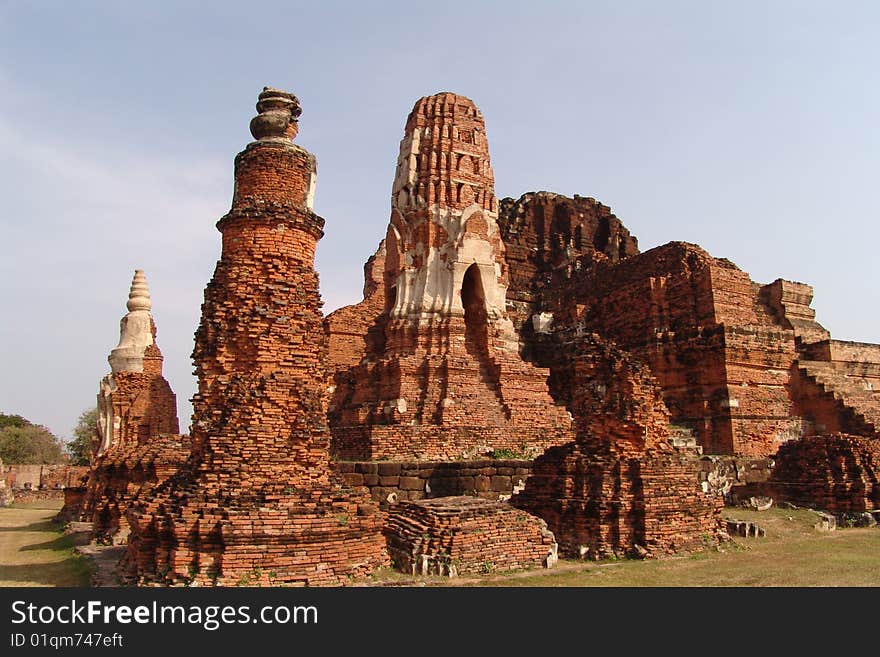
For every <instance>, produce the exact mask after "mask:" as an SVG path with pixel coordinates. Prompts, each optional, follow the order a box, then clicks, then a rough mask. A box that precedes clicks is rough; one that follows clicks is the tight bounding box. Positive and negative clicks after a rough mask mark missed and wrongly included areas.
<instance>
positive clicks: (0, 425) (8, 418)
mask: <svg viewBox="0 0 880 657" xmlns="http://www.w3.org/2000/svg"><path fill="white" fill-rule="evenodd" d="M32 426H34V425H33V424H31V422H29V421H28V420H25V419H24V418H23V417H22V416H21V415H6V414H5V413H0V429H5V428H6V427H15V428H16V429H21V428H22V427H32Z"/></svg>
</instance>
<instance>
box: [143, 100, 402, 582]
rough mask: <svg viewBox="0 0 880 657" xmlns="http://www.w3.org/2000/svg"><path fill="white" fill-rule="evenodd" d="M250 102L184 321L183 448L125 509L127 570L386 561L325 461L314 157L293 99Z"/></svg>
mask: <svg viewBox="0 0 880 657" xmlns="http://www.w3.org/2000/svg"><path fill="white" fill-rule="evenodd" d="M257 110H258V112H259V114H258V116H257V117H255V118H254V119H253V121H252V122H251V132H252V134H253V135H254V137H255V139H256V141H254V142H252V143H251V144H249V145H248V146H247V147H246V148H245V150H244V151H242V152H241V153H239V154H238V156H237V157H236V160H235V193H234V196H233V200H232V208H231V210H230V211H229V213H228V214H226V215H225V216H224V217H223V218H222V219H221V220H220V221H219V222H218V224H217V227H218V229H219V230H220V232H221V233H222V236H223V247H222V254H221V257H220V260H219V262H218V263H217V267H216V269H215V271H214V277H213V279H212V280H211V282H210V283H209V284H208V287H207V288H206V290H205V301H204V304H203V306H202V320H201V324H200V325H199V328H198V330H197V332H196V341H195V349H194V351H193V359H194V361H195V364H196V373H197V375H198V380H199V388H198V393H197V394H196V396H195V397H194V399H193V407H194V415H193V427H192V437H193V448H192V454H191V456H190V459H189V461H188V463H187V465H186V466H185V467H184V468H183V469H182V470H181V472H180V473H179V475H178V476H177V477H175V478H174V479H172V480H171V481H170V482H169V484H168V485H167V486H165V487H164V488H163V489H161V490H160V491H158V494H157V495H156V496H155V498H154V499H153V500H151V501H150V502H149V503H145V504H143V505H141V506H140V507H139V508H138V509H137V510H135V511H133V512H132V513H131V514H130V518H131V523H132V528H133V531H132V535H131V540H130V543H129V551H128V555H127V559H126V569H127V573H128V576H129V578H131V579H132V580H133V581H137V582H140V583H146V582H159V583H166V584H175V583H198V584H211V583H214V584H218V585H232V584H242V583H250V584H303V585H337V584H344V583H347V582H348V581H349V579H351V578H355V577H358V576H362V575H365V574H368V573H369V572H370V571H371V570H372V569H373V568H374V567H375V566H377V565H381V564H384V563H386V562H387V561H388V556H387V552H386V550H385V546H384V539H383V537H382V534H381V527H380V520H379V515H378V514H377V513H376V511H377V510H378V509H377V507H376V506H375V505H374V504H373V503H372V502H370V500H369V499H368V497H366V495H365V494H363V493H359V492H356V491H353V490H352V489H349V488H346V487H344V486H343V483H342V481H341V479H339V478H338V477H337V476H336V475H334V474H332V473H331V471H330V467H329V458H328V451H327V448H328V433H327V429H326V418H325V415H324V411H323V404H322V396H323V394H324V388H325V371H324V368H325V362H326V359H327V343H326V337H325V334H324V331H323V326H322V316H321V310H320V308H321V300H320V296H319V292H318V276H317V274H316V273H315V270H314V257H315V248H316V246H317V243H318V240H319V239H320V238H321V237H322V236H323V232H322V230H323V225H324V220H323V219H321V218H320V217H319V216H317V215H316V214H315V213H314V212H313V211H312V197H313V194H314V186H315V175H316V167H315V158H314V156H313V155H312V154H311V153H309V152H308V151H306V150H305V149H303V148H301V147H299V146H298V145H296V144H294V143H293V139H294V137H295V136H296V134H297V128H298V123H297V119H298V117H299V115H300V112H301V110H300V105H299V101H298V99H297V98H296V97H295V96H293V95H292V94H289V93H286V92H283V91H280V90H277V89H271V88H265V89H264V90H263V92H262V93H261V94H260V97H259V102H258V103H257Z"/></svg>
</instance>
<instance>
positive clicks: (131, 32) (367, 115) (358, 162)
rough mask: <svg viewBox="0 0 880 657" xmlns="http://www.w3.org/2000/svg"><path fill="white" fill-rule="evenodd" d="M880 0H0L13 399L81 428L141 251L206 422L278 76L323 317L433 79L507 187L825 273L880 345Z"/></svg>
mask: <svg viewBox="0 0 880 657" xmlns="http://www.w3.org/2000/svg"><path fill="white" fill-rule="evenodd" d="M878 35H880V4H878V3H876V2H867V1H866V2H806V1H804V2H781V1H772V0H767V1H761V2H743V1H740V2H735V3H734V2H705V1H694V2H625V1H621V0H617V1H614V2H540V3H539V2H534V1H532V2H522V3H517V2H480V1H479V0H470V1H468V2H456V1H452V2H443V3H437V2H431V3H420V2H416V1H415V0H410V1H408V2H381V3H380V2H375V3H369V2H361V3H356V2H309V3H297V2H274V1H272V0H264V1H262V2H259V3H230V2H199V3H196V2H149V3H146V2H144V3H133V2H131V3H129V2H111V1H109V0H107V1H106V2H87V1H72V0H67V1H57V2H48V1H39V0H32V1H25V0H20V1H16V0H12V1H5V2H3V1H0V150H2V153H3V155H2V157H0V191H2V208H3V211H2V214H0V244H2V246H3V257H2V259H0V317H2V319H0V371H2V376H0V411H3V412H7V413H20V414H22V415H24V416H25V417H28V418H29V419H31V420H32V421H34V422H38V423H42V424H46V425H47V426H49V427H50V428H51V429H52V430H53V431H54V432H56V433H57V434H59V435H62V436H69V435H70V431H71V429H72V427H73V425H74V423H75V421H76V418H77V416H78V415H79V413H80V412H81V411H82V410H83V409H85V408H87V407H89V406H90V405H92V404H94V401H95V394H96V392H97V388H98V381H99V379H100V378H101V377H102V376H103V375H104V374H105V373H106V372H107V371H109V366H108V364H107V360H106V359H107V354H108V353H109V351H110V349H111V348H113V347H114V346H115V345H116V342H117V340H118V337H119V320H120V318H121V317H122V315H123V314H124V312H125V301H126V295H127V293H128V286H129V283H130V280H131V276H132V272H133V270H134V269H135V268H143V269H145V270H146V274H147V278H148V280H149V283H150V287H151V291H152V293H153V314H154V317H155V318H156V322H157V324H158V328H159V335H158V341H159V345H160V347H161V348H162V350H163V352H164V354H165V372H166V375H167V377H168V379H169V380H170V382H171V384H172V386H173V388H174V390H175V392H176V393H177V395H178V402H179V408H180V418H181V429H182V430H183V431H187V430H188V426H189V422H190V414H191V406H190V404H189V401H188V400H189V398H190V397H191V395H192V394H193V392H194V391H195V379H194V378H193V377H192V374H191V372H192V364H191V362H190V353H191V351H192V336H193V332H194V331H195V328H196V325H197V324H198V319H199V312H200V304H201V301H202V293H203V290H204V287H205V284H206V283H207V281H208V280H209V279H210V277H211V275H212V272H213V268H214V263H215V261H216V259H217V257H218V256H219V248H220V235H219V233H218V232H217V231H216V229H215V228H214V224H215V222H216V221H217V219H219V218H220V216H221V215H223V214H224V213H225V212H226V210H227V209H228V207H229V201H230V198H231V194H232V161H233V158H234V156H235V154H236V153H237V152H238V151H239V150H241V148H242V147H243V146H244V145H245V144H246V143H247V142H248V141H249V140H250V134H249V132H248V129H247V125H248V121H249V120H250V118H251V116H253V114H254V103H255V101H256V96H257V93H258V92H259V91H260V89H261V88H262V87H263V86H264V85H272V86H278V87H282V88H284V89H288V90H290V91H293V92H294V93H296V94H297V95H298V96H299V97H300V100H301V102H302V105H303V115H302V119H301V121H300V126H301V130H300V136H299V137H298V139H297V141H298V143H300V144H301V145H303V146H304V147H306V148H308V149H309V150H311V151H312V152H314V153H315V154H316V155H317V158H318V186H317V195H316V210H317V211H318V213H319V214H321V215H322V216H323V217H324V218H325V219H326V222H327V224H326V237H325V238H324V239H323V240H322V241H321V243H320V245H319V250H318V263H317V266H318V271H319V273H320V275H321V289H322V294H323V297H324V300H325V302H326V306H325V308H326V310H327V311H329V310H332V309H334V308H336V307H338V306H340V305H344V304H347V303H353V302H355V301H357V300H358V299H359V297H360V291H361V286H362V266H363V262H364V260H365V259H366V258H367V257H368V256H369V255H370V254H371V253H372V252H373V250H374V249H375V246H376V243H377V242H378V241H379V239H380V238H381V237H382V235H383V234H384V232H385V226H386V224H387V221H388V216H389V195H390V191H391V183H392V178H393V175H394V168H395V160H396V155H397V147H398V142H399V140H400V138H401V136H402V132H403V126H404V122H405V120H406V116H407V114H408V112H409V110H410V108H411V107H412V105H413V103H414V102H415V100H416V99H418V98H419V97H420V96H423V95H426V94H430V93H434V92H437V91H444V90H448V91H454V92H457V93H460V94H464V95H466V96H469V97H471V98H472V99H473V100H474V101H475V102H476V103H477V105H478V106H479V107H480V108H481V109H482V110H483V113H484V115H485V118H486V124H487V132H488V136H489V140H490V141H489V143H490V148H491V154H492V163H493V166H494V169H495V175H496V191H497V195H498V196H499V197H504V196H515V197H516V196H519V195H520V194H522V193H524V192H527V191H534V190H550V191H555V192H559V193H563V194H568V195H571V194H575V193H577V194H581V195H582V196H593V197H595V198H597V199H599V200H601V201H602V202H603V203H605V204H607V205H610V206H611V207H612V209H613V210H614V211H615V213H616V214H617V216H618V217H620V218H621V220H622V221H623V222H624V223H625V224H626V226H627V227H628V228H629V229H630V231H632V232H633V233H634V234H635V235H636V236H637V237H638V238H639V244H640V247H641V248H642V250H646V249H648V248H651V247H654V246H657V245H659V244H663V243H665V242H668V241H671V240H684V241H689V242H695V243H698V244H700V245H702V246H703V247H704V248H706V249H708V250H709V252H710V253H712V254H713V255H715V256H718V257H726V258H728V259H730V260H732V261H733V262H735V263H736V264H737V265H738V266H739V267H741V268H742V269H744V270H746V271H748V272H749V273H750V274H751V276H752V278H753V279H754V280H756V281H758V282H761V283H766V282H769V281H772V280H773V279H775V278H778V277H783V278H787V279H792V280H799V281H804V282H807V283H810V284H811V285H813V287H814V288H815V299H814V303H813V307H814V308H815V309H816V310H817V312H818V319H819V321H821V322H822V323H823V324H824V325H825V326H826V327H827V328H828V329H830V330H831V332H832V334H833V335H834V337H836V338H839V339H850V340H861V341H869V342H880V292H878V287H877V283H876V275H875V270H876V268H877V248H878V243H880V228H878V218H880V200H878V194H877V177H878V176H877V174H878V170H880V138H878V134H880V131H878V116H880V84H878V79H877V78H878V73H877V72H878V70H880V39H878Z"/></svg>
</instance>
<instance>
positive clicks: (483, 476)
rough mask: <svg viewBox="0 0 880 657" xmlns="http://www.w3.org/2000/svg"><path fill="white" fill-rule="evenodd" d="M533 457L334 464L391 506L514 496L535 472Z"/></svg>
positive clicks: (351, 481)
mask: <svg viewBox="0 0 880 657" xmlns="http://www.w3.org/2000/svg"><path fill="white" fill-rule="evenodd" d="M531 464H532V462H531V461H529V460H506V459H498V460H488V459H486V460H477V461H453V462H439V461H434V462H431V461H378V462H376V461H335V462H333V463H331V466H332V467H333V469H334V470H335V471H336V472H339V473H340V474H341V475H342V476H343V478H344V479H345V483H346V484H348V485H349V486H366V487H367V488H368V489H369V491H370V495H371V497H372V498H373V499H374V500H376V501H377V502H379V503H380V504H381V505H382V507H383V508H388V505H389V496H392V497H391V499H392V500H393V499H396V500H398V501H405V500H422V499H430V498H436V497H446V496H450V495H472V496H475V497H481V498H483V499H487V500H499V499H503V498H507V497H510V495H511V494H513V493H514V492H515V491H516V490H519V489H520V488H522V486H523V485H524V483H525V480H526V478H528V476H529V474H530V473H531Z"/></svg>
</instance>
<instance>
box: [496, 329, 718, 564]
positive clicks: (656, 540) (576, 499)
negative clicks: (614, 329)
mask: <svg viewBox="0 0 880 657" xmlns="http://www.w3.org/2000/svg"><path fill="white" fill-rule="evenodd" d="M570 370H571V372H570V381H569V385H570V408H571V409H572V413H573V414H574V417H575V427H576V433H577V439H576V440H575V442H572V443H569V444H566V445H561V446H557V447H552V448H550V449H548V450H547V451H546V452H545V453H544V454H542V455H541V456H540V457H538V458H537V459H536V460H535V462H534V463H533V465H532V474H531V476H530V477H529V478H528V479H527V480H526V486H525V490H523V491H522V492H521V493H519V494H518V495H515V496H514V497H513V499H512V502H513V504H514V505H515V506H517V507H519V508H522V509H524V510H526V511H528V512H529V513H532V514H534V515H537V516H539V517H541V518H543V519H544V520H545V521H546V522H547V525H548V527H549V528H550V530H551V531H552V532H553V533H554V535H555V536H556V540H557V541H558V542H559V548H560V551H561V552H562V553H563V554H566V555H569V556H574V557H588V558H593V559H597V558H603V557H606V556H609V555H618V556H622V555H625V554H629V555H632V554H636V555H639V556H647V555H659V554H662V553H672V552H677V551H679V550H685V549H692V548H697V547H704V546H707V545H713V544H715V543H716V542H717V541H718V540H719V539H720V538H721V535H722V533H723V532H722V526H721V522H720V512H721V508H722V506H723V500H722V498H721V497H720V496H719V495H718V494H717V493H715V492H714V491H710V490H704V489H703V488H702V487H701V486H700V483H699V481H698V472H699V465H698V463H697V461H696V459H695V458H694V454H692V453H687V452H686V451H681V450H678V449H675V448H673V447H672V445H671V444H670V440H669V438H670V436H669V429H668V418H669V411H668V410H667V408H666V405H665V404H664V403H663V399H662V395H661V390H660V388H659V386H658V385H657V384H656V381H655V380H654V378H653V376H652V375H651V372H650V370H649V369H648V368H647V366H645V365H644V364H642V363H640V362H639V361H638V360H636V359H634V358H633V357H632V356H630V355H629V354H627V353H626V352H624V351H623V350H621V349H619V348H617V347H615V346H613V345H611V344H609V343H607V342H606V341H604V340H602V339H601V338H600V337H599V336H596V335H589V336H584V337H583V338H582V339H581V340H579V341H578V344H577V346H576V347H575V348H574V353H573V357H572V361H571V367H570Z"/></svg>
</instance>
